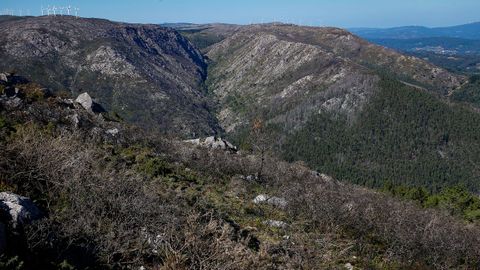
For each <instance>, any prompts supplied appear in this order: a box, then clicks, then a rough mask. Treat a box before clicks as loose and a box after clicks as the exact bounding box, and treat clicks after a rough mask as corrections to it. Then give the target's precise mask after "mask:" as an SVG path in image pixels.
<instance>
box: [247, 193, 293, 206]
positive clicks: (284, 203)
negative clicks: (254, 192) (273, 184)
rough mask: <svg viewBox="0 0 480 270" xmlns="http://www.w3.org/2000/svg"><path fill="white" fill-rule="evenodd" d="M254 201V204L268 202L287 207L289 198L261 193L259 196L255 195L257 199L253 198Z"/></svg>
mask: <svg viewBox="0 0 480 270" xmlns="http://www.w3.org/2000/svg"><path fill="white" fill-rule="evenodd" d="M253 203H254V204H261V203H266V204H269V205H272V206H275V207H278V208H285V207H287V200H285V199H284V198H280V197H275V196H269V195H266V194H260V195H258V196H257V197H255V199H253Z"/></svg>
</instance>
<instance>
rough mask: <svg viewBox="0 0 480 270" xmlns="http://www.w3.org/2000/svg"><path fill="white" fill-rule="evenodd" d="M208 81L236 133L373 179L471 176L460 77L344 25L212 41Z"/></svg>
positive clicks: (359, 179) (472, 147) (247, 31)
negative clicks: (456, 98)
mask: <svg viewBox="0 0 480 270" xmlns="http://www.w3.org/2000/svg"><path fill="white" fill-rule="evenodd" d="M207 56H208V57H209V59H210V60H211V64H210V66H209V76H208V80H207V85H208V88H209V91H210V92H211V93H212V95H213V96H214V98H216V99H217V100H218V102H219V104H220V105H218V107H217V116H218V119H219V121H220V123H221V125H222V127H223V128H224V129H225V131H226V132H227V134H229V135H230V136H231V137H232V138H234V140H235V141H236V142H237V143H239V144H240V145H243V146H244V147H247V148H248V147H252V148H255V147H258V145H257V144H259V143H258V142H256V141H258V138H257V137H258V136H257V135H258V134H257V135H255V136H257V137H255V138H256V139H252V132H251V127H252V125H253V124H254V123H257V122H262V123H263V126H262V131H261V133H262V136H263V137H264V138H263V139H262V141H264V143H263V144H264V145H266V146H265V147H266V148H269V149H270V150H272V151H274V152H276V153H277V154H278V153H281V154H282V155H283V157H284V158H286V159H287V160H290V161H295V160H301V161H306V162H307V163H308V164H309V165H310V166H312V167H314V168H316V169H318V170H320V171H324V172H327V173H329V174H332V175H334V176H336V177H338V178H341V179H343V180H348V181H351V182H354V183H359V184H366V185H369V186H376V187H379V186H382V185H383V184H385V183H386V182H387V181H391V182H393V183H395V184H397V185H400V184H406V185H414V186H427V187H429V188H430V189H432V190H440V189H442V188H443V187H445V186H451V185H455V184H458V183H465V184H466V185H468V186H469V188H471V189H472V190H474V191H476V190H478V188H479V183H478V181H477V180H476V179H477V177H478V175H479V171H478V167H476V165H475V164H478V162H479V160H478V156H479V155H478V154H479V152H478V151H479V149H480V145H479V144H478V141H477V139H476V138H478V137H479V136H480V133H479V131H478V129H476V128H474V127H476V126H478V124H479V123H480V122H479V121H480V117H479V115H478V114H477V113H476V112H474V111H473V110H471V109H469V108H468V107H465V108H464V107H462V106H461V105H454V104H450V103H449V98H448V96H449V95H451V94H452V93H454V92H456V91H459V89H460V88H461V86H462V85H464V84H465V83H466V78H465V77H463V76H459V75H455V74H452V73H449V72H448V71H446V70H444V69H442V68H438V67H436V66H434V65H432V64H430V63H428V62H426V61H424V60H421V59H418V58H415V57H411V56H404V55H402V54H399V53H397V52H395V51H392V50H389V49H386V48H384V47H380V46H376V45H373V44H371V43H368V42H366V41H364V40H362V39H359V38H358V37H356V36H354V35H352V34H350V33H348V32H346V31H344V30H340V29H334V28H311V27H298V26H293V25H256V26H250V27H246V28H243V29H241V30H240V31H237V32H236V33H235V34H234V35H233V36H231V37H229V38H227V39H225V40H223V41H222V42H219V43H217V44H215V45H213V46H211V47H209V49H208V53H207Z"/></svg>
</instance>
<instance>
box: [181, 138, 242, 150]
mask: <svg viewBox="0 0 480 270" xmlns="http://www.w3.org/2000/svg"><path fill="white" fill-rule="evenodd" d="M185 142H186V143H191V144H194V145H198V146H202V147H206V148H211V149H220V150H225V151H230V152H237V147H235V146H234V145H233V144H231V143H230V142H228V141H226V140H224V139H222V138H220V137H216V136H211V137H207V138H205V139H193V140H187V141H185Z"/></svg>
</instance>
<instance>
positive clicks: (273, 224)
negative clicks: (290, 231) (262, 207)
mask: <svg viewBox="0 0 480 270" xmlns="http://www.w3.org/2000/svg"><path fill="white" fill-rule="evenodd" d="M263 224H265V225H267V226H270V227H274V228H280V229H285V228H286V227H287V226H288V224H287V223H285V222H283V221H279V220H267V221H264V222H263Z"/></svg>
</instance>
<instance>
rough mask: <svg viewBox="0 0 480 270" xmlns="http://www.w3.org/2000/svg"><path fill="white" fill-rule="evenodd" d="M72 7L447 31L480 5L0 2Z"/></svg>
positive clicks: (93, 13)
mask: <svg viewBox="0 0 480 270" xmlns="http://www.w3.org/2000/svg"><path fill="white" fill-rule="evenodd" d="M48 5H50V6H53V5H56V6H68V5H71V6H76V7H78V8H79V9H80V11H79V14H80V16H82V17H97V18H106V19H110V20H114V21H124V22H135V23H165V22H191V23H211V22H222V23H235V24H249V23H262V22H272V21H277V22H286V23H295V24H302V25H315V26H337V27H344V28H352V27H382V28H384V27H395V26H405V25H422V26H430V27H434V26H450V25H458V24H464V23H470V22H476V21H480V0H238V1H233V0H115V1H113V0H110V1H109V0H70V1H68V0H0V12H2V11H3V12H5V9H8V10H10V12H12V11H13V12H14V14H15V15H20V14H22V15H27V14H29V15H40V13H41V11H40V10H41V6H44V7H47V6H48Z"/></svg>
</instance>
